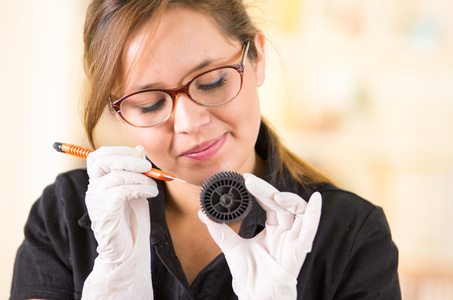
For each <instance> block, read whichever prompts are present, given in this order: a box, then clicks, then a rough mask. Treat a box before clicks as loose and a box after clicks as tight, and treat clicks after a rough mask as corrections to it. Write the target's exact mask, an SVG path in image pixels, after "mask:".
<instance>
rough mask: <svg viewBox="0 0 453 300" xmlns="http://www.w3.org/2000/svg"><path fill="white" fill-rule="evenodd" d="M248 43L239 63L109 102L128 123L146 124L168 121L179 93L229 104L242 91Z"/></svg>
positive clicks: (204, 102) (214, 103)
mask: <svg viewBox="0 0 453 300" xmlns="http://www.w3.org/2000/svg"><path fill="white" fill-rule="evenodd" d="M249 46H250V42H248V43H247V44H245V45H244V47H243V48H242V55H241V56H242V57H241V62H240V63H238V64H235V65H230V66H224V67H218V68H215V69H212V70H209V71H206V72H203V73H201V74H199V75H198V76H196V77H195V78H193V79H192V80H190V81H188V82H187V83H186V84H184V86H182V87H180V88H176V89H144V90H140V91H136V92H133V93H130V94H128V95H126V96H124V97H122V98H120V99H118V100H113V96H110V103H111V105H112V107H113V109H114V110H115V111H116V112H117V113H118V114H119V115H120V117H121V118H122V119H123V120H124V121H126V122H127V123H128V124H130V125H132V126H134V127H144V128H146V127H153V126H157V125H159V124H162V123H164V122H165V121H167V120H168V118H170V115H171V114H172V112H173V110H174V108H175V107H176V101H177V100H176V96H177V95H178V94H180V93H183V94H185V95H187V96H188V97H189V98H190V99H192V101H194V102H195V103H197V104H199V105H202V106H206V107H216V106H220V105H223V104H226V103H228V102H230V101H231V100H233V99H234V98H236V96H237V95H238V94H239V92H240V91H241V88H242V81H243V74H244V66H245V60H246V57H247V52H248V50H249Z"/></svg>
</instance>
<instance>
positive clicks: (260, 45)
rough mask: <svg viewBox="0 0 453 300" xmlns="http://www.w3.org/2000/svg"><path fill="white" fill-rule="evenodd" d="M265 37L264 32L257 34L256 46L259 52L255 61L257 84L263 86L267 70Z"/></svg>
mask: <svg viewBox="0 0 453 300" xmlns="http://www.w3.org/2000/svg"><path fill="white" fill-rule="evenodd" d="M264 42H265V38H264V36H263V35H262V34H257V35H256V37H255V47H256V52H257V58H256V61H255V62H254V65H255V74H256V83H257V86H261V85H262V84H263V83H264V79H265V77H266V76H265V70H266V56H265V51H264V48H265V43H264Z"/></svg>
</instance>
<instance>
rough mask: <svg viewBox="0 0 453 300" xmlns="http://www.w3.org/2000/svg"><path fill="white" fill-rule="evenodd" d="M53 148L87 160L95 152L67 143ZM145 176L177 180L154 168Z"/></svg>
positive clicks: (54, 145) (56, 144)
mask: <svg viewBox="0 0 453 300" xmlns="http://www.w3.org/2000/svg"><path fill="white" fill-rule="evenodd" d="M53 147H54V148H55V150H57V151H58V152H63V153H66V154H70V155H74V156H77V157H80V158H85V159H86V158H87V156H88V154H90V153H91V152H93V150H90V149H86V148H83V147H79V146H74V145H71V144H66V143H54V144H53ZM143 174H145V175H146V176H149V177H152V178H155V179H159V180H164V181H170V180H174V179H176V178H175V176H174V175H173V174H170V173H167V172H164V171H162V170H159V169H155V168H152V169H151V170H149V171H148V172H146V173H143Z"/></svg>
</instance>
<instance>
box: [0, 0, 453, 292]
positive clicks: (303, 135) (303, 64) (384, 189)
mask: <svg viewBox="0 0 453 300" xmlns="http://www.w3.org/2000/svg"><path fill="white" fill-rule="evenodd" d="M87 3H88V1H87V0H77V1H69V0H68V1H66V0H65V1H61V0H41V1H29V0H15V1H7V0H0V128H1V131H0V132H1V133H0V134H1V136H0V141H1V146H2V148H1V150H0V151H1V152H0V154H1V164H0V165H1V166H2V168H3V172H2V175H1V176H2V177H1V179H0V182H1V189H2V195H3V196H2V199H1V200H0V201H2V204H3V209H2V210H1V211H0V220H1V224H0V232H1V240H2V247H1V250H0V251H1V253H0V254H1V255H0V298H1V299H6V298H7V297H8V296H9V287H10V282H11V275H12V268H13V261H14V256H15V252H16V250H17V247H18V246H19V244H20V243H21V241H22V239H23V233H22V230H23V225H24V223H25V220H26V218H27V215H28V211H29V209H30V206H31V205H32V203H33V202H34V201H35V200H36V199H37V198H38V197H39V196H40V194H41V192H42V190H43V188H44V187H45V186H46V185H48V184H50V183H52V182H53V181H54V179H55V176H56V175H57V174H58V173H60V172H63V171H66V170H69V169H72V168H76V167H81V166H82V167H83V166H84V161H83V160H80V159H77V158H72V157H69V156H66V155H62V154H58V153H56V152H55V151H54V150H53V149H52V144H53V142H55V141H63V142H70V143H75V144H81V145H87V142H86V140H85V137H84V132H83V128H82V126H81V125H80V120H79V116H78V111H79V107H78V101H79V98H80V87H81V84H82V80H83V71H82V68H81V59H82V43H81V35H82V26H83V19H84V13H85V9H86V6H87ZM257 5H258V6H259V7H260V9H254V10H253V12H254V14H256V15H257V16H258V22H259V25H260V26H261V27H262V28H263V29H264V31H265V33H266V34H267V35H268V37H269V39H270V41H271V42H272V43H269V46H268V69H267V79H266V83H265V85H264V86H263V87H262V89H261V91H260V92H261V94H262V103H263V113H264V115H265V116H266V117H268V118H269V119H271V121H272V122H273V123H274V125H275V126H276V127H277V128H278V129H279V131H280V133H281V135H282V137H283V138H284V139H285V141H286V142H287V144H288V145H289V146H290V148H292V149H293V150H294V151H295V152H297V153H299V154H300V155H301V156H303V157H304V158H306V159H307V160H309V161H311V162H312V163H314V164H316V165H317V166H319V167H321V168H323V169H324V170H325V171H326V173H328V174H329V175H330V176H331V177H332V178H333V179H334V180H335V181H336V182H337V183H338V184H339V185H340V186H342V187H344V188H346V189H350V190H352V191H354V192H356V193H358V194H360V195H362V196H363V197H365V198H367V199H368V200H370V201H371V202H373V203H375V204H377V205H380V206H382V207H383V208H384V210H385V211H386V214H387V217H388V220H389V223H390V225H391V228H392V233H393V236H394V240H395V242H396V243H397V245H398V247H399V249H400V259H401V263H400V275H401V282H402V288H403V296H404V299H429V300H440V299H453V234H452V228H453V221H452V220H453V218H451V213H453V196H452V194H453V156H452V154H451V153H453V138H452V133H453V1H450V0H304V1H302V0H300V1H299V0H285V1H282V0H278V1H277V0H267V1H266V0H261V1H258V2H257ZM264 20H270V21H271V22H269V21H264ZM117 130H120V131H121V128H120V127H118V126H117V125H116V124H115V123H114V119H113V118H106V119H105V122H104V123H103V125H102V127H101V130H100V134H99V141H100V143H102V144H128V143H130V141H129V140H127V139H125V138H124V136H123V135H116V137H115V139H110V138H108V132H112V131H113V132H116V131H117Z"/></svg>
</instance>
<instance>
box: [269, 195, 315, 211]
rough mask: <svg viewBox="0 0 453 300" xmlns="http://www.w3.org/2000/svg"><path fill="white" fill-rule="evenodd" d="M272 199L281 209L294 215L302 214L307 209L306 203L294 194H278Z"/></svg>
mask: <svg viewBox="0 0 453 300" xmlns="http://www.w3.org/2000/svg"><path fill="white" fill-rule="evenodd" d="M274 199H275V202H277V203H278V204H279V205H280V206H281V207H283V208H284V209H285V210H287V211H288V212H290V213H292V214H294V215H297V214H303V213H304V211H305V208H306V207H307V202H305V200H304V199H302V198H301V197H299V196H298V195H297V194H294V193H289V192H280V193H278V194H275V196H274Z"/></svg>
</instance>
